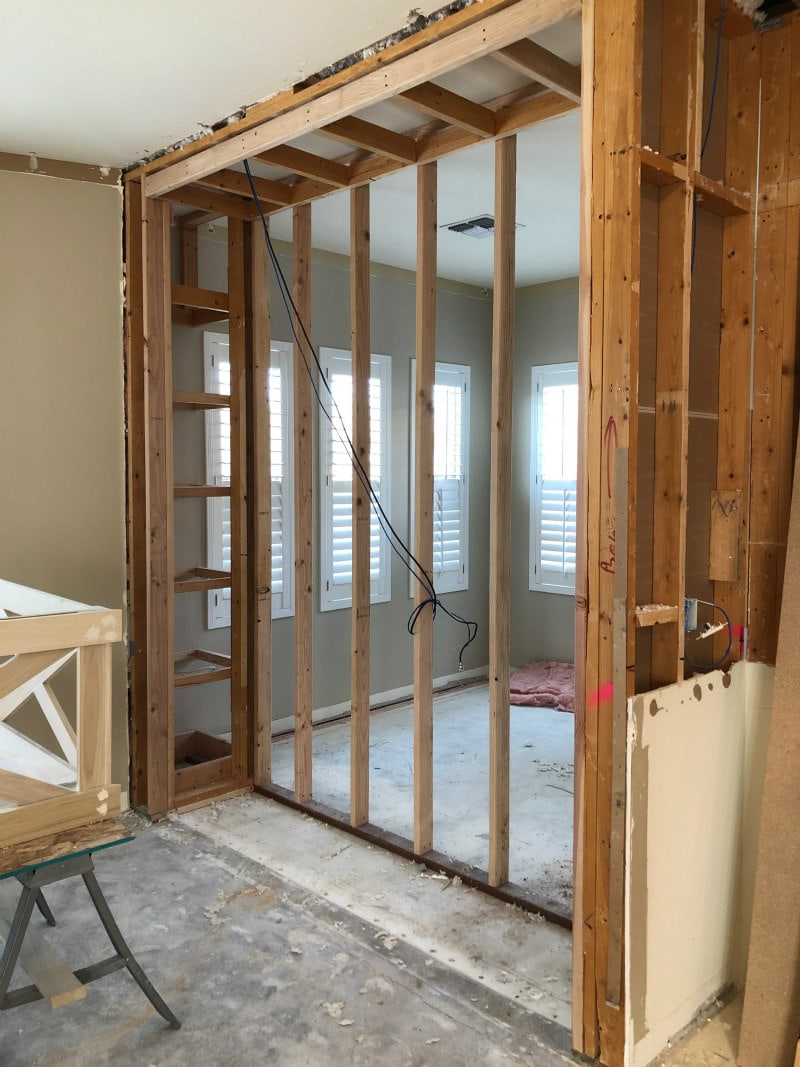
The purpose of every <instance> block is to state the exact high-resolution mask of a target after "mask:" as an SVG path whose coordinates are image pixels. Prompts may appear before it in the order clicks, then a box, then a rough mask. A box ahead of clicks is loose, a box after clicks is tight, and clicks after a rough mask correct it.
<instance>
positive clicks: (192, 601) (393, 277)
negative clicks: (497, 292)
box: [173, 231, 492, 732]
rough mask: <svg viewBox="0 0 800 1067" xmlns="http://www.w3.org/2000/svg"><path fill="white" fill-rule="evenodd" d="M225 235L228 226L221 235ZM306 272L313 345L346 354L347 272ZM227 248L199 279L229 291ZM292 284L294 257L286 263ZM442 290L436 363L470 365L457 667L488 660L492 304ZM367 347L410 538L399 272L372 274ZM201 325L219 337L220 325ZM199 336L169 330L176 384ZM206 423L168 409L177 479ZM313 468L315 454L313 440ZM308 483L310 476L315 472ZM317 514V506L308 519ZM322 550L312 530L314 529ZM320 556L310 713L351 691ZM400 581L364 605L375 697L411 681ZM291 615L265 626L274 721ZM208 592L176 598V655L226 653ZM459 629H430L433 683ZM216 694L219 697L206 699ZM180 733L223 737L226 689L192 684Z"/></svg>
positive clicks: (405, 595)
mask: <svg viewBox="0 0 800 1067" xmlns="http://www.w3.org/2000/svg"><path fill="white" fill-rule="evenodd" d="M220 232H221V233H222V234H224V231H218V232H217V234H215V235H214V236H215V237H217V236H218V235H219V233H220ZM323 258H324V261H323V262H319V261H315V262H314V263H313V266H312V282H311V291H312V319H313V323H312V325H313V337H314V342H315V345H317V346H326V347H333V348H343V349H347V350H349V348H350V298H349V285H350V276H349V271H348V270H346V269H343V268H342V267H341V266H338V265H334V264H335V262H336V261H335V259H333V258H332V257H323ZM225 262H226V249H225V245H224V244H223V243H221V242H220V241H218V240H209V239H201V241H200V276H199V283H200V285H201V286H203V287H207V288H212V289H223V290H224V289H226V288H227V280H226V267H225ZM282 264H283V269H284V272H285V273H286V275H287V278H289V279H290V277H291V262H290V261H289V260H288V259H285V258H282ZM463 288H464V292H453V291H446V290H440V292H439V298H438V299H439V303H438V326H437V358H438V359H440V360H442V361H444V362H451V363H466V364H469V365H470V367H471V390H472V397H471V409H470V467H471V482H470V571H469V589H468V590H465V591H463V592H459V593H451V594H448V595H447V596H446V597H444V598H443V599H444V600H445V602H446V603H448V604H450V605H452V607H453V609H454V610H455V611H457V612H458V613H459V614H461V615H463V616H465V617H467V618H471V619H475V621H477V623H478V626H479V631H478V638H477V640H476V641H475V642H474V643H473V644H472V645H471V646H470V648H469V650H468V652H467V653H466V654H465V656H464V667H465V668H473V667H483V666H485V665H486V664H487V663H488V641H487V617H488V595H489V582H488V557H489V514H488V508H487V501H488V498H489V470H488V455H489V424H490V417H489V415H490V406H489V399H490V374H491V331H492V323H491V313H492V311H491V301H490V299H488V298H486V297H484V296H482V295H481V294H480V293H479V291H478V290H472V292H473V293H474V295H465V293H466V291H467V290H466V287H463ZM371 289H372V292H371V296H372V350H373V352H376V353H382V354H386V355H389V356H391V358H392V451H391V493H392V512H391V515H392V521H393V523H394V525H395V527H396V529H397V530H398V532H399V533H400V534H401V535H402V536H403V537H407V536H408V500H409V389H410V360H411V359H412V357H413V355H414V330H415V307H414V302H415V290H414V285H413V278H411V277H410V276H408V275H405V274H404V273H401V272H392V271H384V270H382V269H378V270H376V272H375V273H374V274H373V277H372V286H371ZM209 329H212V330H216V331H217V332H224V329H225V327H224V326H221V327H218V326H213V327H209ZM271 332H272V336H273V337H274V338H275V339H276V340H282V341H289V340H290V339H291V335H290V331H289V326H288V320H287V317H286V313H285V309H284V308H283V305H282V304H281V303H280V301H279V297H278V296H277V290H276V286H275V285H274V284H273V285H272V326H271ZM202 345H203V331H202V330H200V329H189V328H185V327H177V328H176V330H175V343H174V372H173V373H174V387H175V388H176V389H199V388H200V387H201V384H202V364H203V349H202ZM203 434H204V422H203V416H202V414H201V413H200V412H176V413H175V476H176V480H184V479H186V480H187V481H198V482H199V481H202V480H203V478H204V469H203V467H204V455H205V453H204V436H203ZM314 456H315V467H316V459H317V448H316V441H315V449H314ZM315 477H316V471H315ZM204 509H205V503H204V501H200V500H186V501H184V500H179V501H176V507H175V521H176V536H175V544H176V568H177V569H178V570H180V569H181V568H183V567H190V566H196V565H197V564H198V563H202V562H203V561H204V560H205V558H206V550H205V510H204ZM317 516H318V508H317V506H316V504H315V523H316V522H317ZM315 542H317V543H318V533H315ZM318 570H319V567H318V560H317V561H315V595H314V634H313V640H314V707H315V708H320V707H328V706H330V705H332V704H338V703H340V702H343V701H346V700H348V699H349V695H350V613H349V610H347V611H328V612H320V611H319V595H318V592H317V590H318ZM411 607H412V601H411V598H410V596H409V584H408V575H407V572H406V571H405V569H404V567H403V565H402V563H401V562H400V561H399V560H398V559H397V558H396V557H392V600H391V601H390V602H388V603H385V604H375V605H373V607H372V676H371V691H372V692H373V693H380V692H385V691H386V690H390V689H394V688H396V687H400V686H406V685H409V684H410V683H411V679H412V672H413V666H412V641H411V639H410V638H409V636H408V635H407V633H406V622H407V619H408V615H409V612H410V611H411ZM293 622H294V620H293V619H291V618H290V619H277V620H275V621H274V623H273V715H274V718H276V719H277V718H282V717H285V716H287V715H291V714H292V712H293V707H294V704H293V693H292V685H293V676H294V656H293ZM205 625H206V624H205V596H204V594H195V593H190V594H186V595H183V596H180V597H177V598H176V638H175V640H176V648H192V647H198V646H200V647H207V648H213V649H217V650H221V651H227V649H228V646H229V640H230V631H229V630H210V631H207V630H206V629H205ZM463 641H464V628H463V627H461V626H458V625H456V624H455V623H453V622H451V621H450V620H448V619H447V618H445V617H443V616H440V617H439V618H438V619H437V622H436V625H435V636H434V642H435V645H434V673H435V675H436V676H437V677H441V676H445V675H450V674H454V673H456V672H457V670H458V650H459V648H460V646H461V645H462V644H463ZM213 689H218V690H220V692H219V693H218V694H214V693H213ZM176 697H177V700H176V729H177V730H178V731H180V730H182V729H186V728H188V727H189V726H191V727H192V728H194V729H207V730H213V731H215V732H216V731H222V730H224V729H226V727H225V726H224V725H222V724H221V723H220V711H219V708H220V706H221V705H223V704H224V706H226V707H227V706H228V693H227V683H225V682H222V683H218V684H217V685H215V686H213V687H210V686H204V687H197V688H194V689H190V690H187V691H184V692H183V693H181V692H178V693H177V694H176Z"/></svg>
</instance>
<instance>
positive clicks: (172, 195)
mask: <svg viewBox="0 0 800 1067" xmlns="http://www.w3.org/2000/svg"><path fill="white" fill-rule="evenodd" d="M161 199H163V200H168V201H169V202H170V203H171V204H183V205H185V206H186V207H193V208H196V209H197V210H198V211H201V212H203V214H204V215H205V216H206V218H208V217H211V218H217V219H218V218H222V216H223V215H227V216H228V217H229V218H231V219H243V220H244V221H245V222H251V221H252V220H253V219H255V218H257V217H258V209H257V208H256V206H255V204H253V202H252V200H250V201H247V200H242V199H241V197H238V196H225V195H224V194H223V193H215V192H213V191H212V190H211V189H201V188H199V187H198V186H182V187H181V188H180V189H173V190H172V191H171V192H169V193H167V194H165V195H164V196H163V197H162V198H161ZM264 209H265V210H266V211H270V210H272V205H268V204H265V205H264Z"/></svg>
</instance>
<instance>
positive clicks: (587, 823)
mask: <svg viewBox="0 0 800 1067" xmlns="http://www.w3.org/2000/svg"><path fill="white" fill-rule="evenodd" d="M581 38H582V49H581V54H582V66H581V80H582V87H581V95H582V105H581V177H580V234H581V238H580V276H579V280H578V305H579V315H578V483H577V493H576V554H575V767H574V804H573V848H572V853H573V876H572V886H573V888H572V893H573V897H572V915H573V926H572V929H573V933H572V1044H573V1047H574V1048H575V1049H576V1050H578V1051H579V1052H582V1053H584V1054H585V1055H589V1056H594V1054H595V1052H596V1051H597V1010H596V1007H595V999H594V931H593V924H592V923H586V922H585V916H586V915H587V908H588V909H591V908H593V906H594V866H593V854H594V818H593V811H594V799H595V794H596V772H595V770H594V767H593V765H592V758H593V756H594V753H595V752H596V743H594V742H593V741H592V740H591V733H592V731H591V726H590V720H589V718H588V716H587V709H586V694H587V687H588V686H589V672H590V671H591V669H592V668H591V664H590V662H589V661H588V660H587V647H588V639H589V567H590V562H589V561H590V553H595V552H596V550H597V539H596V538H590V537H589V536H588V533H589V526H588V518H587V516H588V514H589V512H590V510H591V509H590V504H589V500H590V494H591V493H593V494H594V496H595V497H596V495H597V482H598V480H599V473H600V472H599V469H598V468H597V466H596V465H595V466H592V467H591V468H590V465H589V463H590V452H589V441H590V440H592V438H593V433H594V440H597V439H599V437H600V430H599V420H600V414H599V404H598V400H597V397H598V392H596V391H595V393H594V394H593V393H592V389H591V380H592V378H591V375H590V359H591V357H592V343H591V341H592V330H593V329H596V327H597V323H596V322H595V320H593V318H592V304H593V299H592V257H593V255H594V254H595V252H596V249H595V234H596V232H597V231H600V232H601V226H600V224H599V222H597V221H596V219H595V213H594V210H593V207H594V204H593V177H592V172H593V164H594V158H593V151H592V148H593V129H594V122H593V114H594V0H586V2H585V4H584V9H583V18H582V26H581ZM601 172H602V168H601ZM590 477H591V481H590ZM596 512H597V507H596V505H595V507H594V513H595V514H596ZM592 647H594V643H593V646H592ZM594 689H596V681H595V684H594V686H593V687H592V690H589V691H593V690H594ZM591 721H596V720H594V719H592V720H591Z"/></svg>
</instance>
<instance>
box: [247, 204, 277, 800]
mask: <svg viewBox="0 0 800 1067" xmlns="http://www.w3.org/2000/svg"><path fill="white" fill-rule="evenodd" d="M247 247H248V252H249V255H248V257H247V262H248V265H249V306H248V389H247V399H248V409H247V410H248V416H249V421H248V445H249V447H248V462H249V471H248V485H249V492H248V499H249V500H250V501H251V508H250V514H249V516H248V518H249V527H250V551H249V553H248V557H249V564H250V569H249V571H248V580H249V583H250V600H249V604H248V608H249V621H248V629H249V648H248V651H249V667H250V674H249V685H250V693H251V700H252V704H253V714H252V721H253V747H254V753H253V764H254V767H253V770H254V776H255V783H256V785H264V786H265V785H269V783H270V782H271V781H272V458H271V452H270V449H271V439H270V409H269V392H268V382H269V367H270V359H271V356H270V324H269V256H268V251H267V241H266V237H265V234H264V230H263V228H262V226H261V221H260V220H259V221H257V222H255V223H252V224H251V226H250V228H249V234H248V241H247Z"/></svg>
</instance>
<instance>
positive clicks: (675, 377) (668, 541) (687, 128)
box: [651, 0, 705, 689]
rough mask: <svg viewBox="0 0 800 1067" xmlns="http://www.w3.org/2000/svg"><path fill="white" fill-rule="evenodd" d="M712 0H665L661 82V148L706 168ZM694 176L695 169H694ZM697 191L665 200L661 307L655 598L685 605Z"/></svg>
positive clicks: (656, 647) (674, 659)
mask: <svg viewBox="0 0 800 1067" xmlns="http://www.w3.org/2000/svg"><path fill="white" fill-rule="evenodd" d="M703 3H704V0H695V2H694V3H693V4H691V5H687V4H686V3H685V2H682V0H665V4H664V13H663V23H662V26H663V29H662V36H661V40H662V53H663V59H662V63H663V65H664V70H665V71H666V72H669V71H672V70H678V71H681V72H684V71H685V72H686V76H685V77H682V78H678V79H675V78H671V77H668V76H664V77H663V78H662V84H661V155H662V156H665V157H666V158H668V159H669V158H676V157H677V158H680V159H684V158H685V160H686V166H687V170H688V173H689V174H691V175H694V173H695V172H696V171H697V170H699V168H700V135H701V129H700V127H701V124H702V101H703V94H702V84H703V43H704V36H703V32H704V29H705V23H704V20H703V17H702V15H703V12H702V10H701V8H702V6H703ZM687 179H688V175H687ZM693 214H694V211H693V194H692V188H691V186H690V184H689V182H688V180H687V182H680V183H677V184H674V185H664V186H662V187H661V190H660V192H659V207H658V306H657V309H656V315H657V323H658V325H657V334H656V404H655V408H656V410H655V455H656V457H657V462H656V467H655V473H654V494H653V496H654V506H653V525H654V529H655V530H656V531H657V536H656V537H655V538H654V540H653V600H654V602H655V603H657V604H682V603H683V600H684V596H685V595H686V507H687V494H688V458H689V330H690V314H691V291H692V233H693ZM683 644H684V631H683V625H682V620H680V619H678V618H676V619H675V620H674V621H672V622H668V623H664V624H662V625H660V626H657V627H656V628H655V630H654V631H653V641H652V667H651V686H652V687H653V688H654V689H656V688H658V687H660V686H662V685H670V684H672V683H673V682H676V681H678V680H679V679H680V678H682V677H683Z"/></svg>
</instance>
